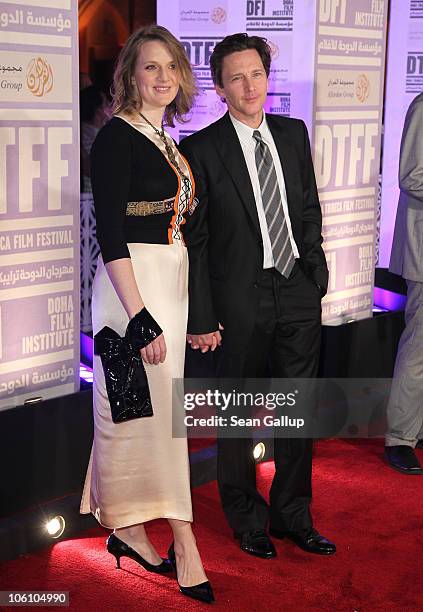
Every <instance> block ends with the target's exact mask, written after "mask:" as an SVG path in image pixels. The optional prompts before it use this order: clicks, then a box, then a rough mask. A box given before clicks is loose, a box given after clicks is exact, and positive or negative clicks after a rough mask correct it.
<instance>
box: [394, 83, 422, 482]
mask: <svg viewBox="0 0 423 612" xmlns="http://www.w3.org/2000/svg"><path fill="white" fill-rule="evenodd" d="M399 186H400V197H399V202H398V210H397V218H396V221H395V231H394V239H393V243H392V252H391V261H390V263H389V270H390V271H391V272H394V274H399V275H401V276H403V277H404V278H405V279H406V281H407V305H406V308H405V323H406V326H405V329H404V331H403V333H402V336H401V339H400V343H399V347H398V353H397V359H396V362H395V372H394V378H393V381H392V389H391V395H390V398H389V403H388V431H387V434H386V441H385V444H386V446H385V458H386V460H387V462H388V464H389V465H390V466H391V467H393V468H394V469H396V470H398V471H399V472H402V473H403V474H423V470H422V466H421V465H420V462H419V460H418V458H417V456H416V453H415V451H414V448H415V446H416V443H417V440H418V438H422V437H423V93H421V94H419V95H418V96H417V97H416V98H414V100H413V101H412V103H411V105H410V107H409V109H408V111H407V115H406V117H405V123H404V130H403V134H402V141H401V152H400V164H399Z"/></svg>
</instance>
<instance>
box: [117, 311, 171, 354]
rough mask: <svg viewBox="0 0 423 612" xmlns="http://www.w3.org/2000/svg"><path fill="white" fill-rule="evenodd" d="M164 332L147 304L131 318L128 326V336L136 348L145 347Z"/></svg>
mask: <svg viewBox="0 0 423 612" xmlns="http://www.w3.org/2000/svg"><path fill="white" fill-rule="evenodd" d="M162 333H163V330H162V328H161V327H160V325H159V324H158V323H157V321H156V320H155V319H154V318H153V317H152V316H151V314H150V313H149V312H148V310H147V308H146V307H145V306H143V308H142V309H141V310H140V311H139V312H137V314H136V315H135V316H133V317H132V318H131V320H130V321H129V323H128V327H127V328H126V336H127V338H128V340H129V342H130V343H131V345H132V347H133V348H134V349H136V350H138V349H142V348H144V347H145V346H147V345H148V344H150V342H153V340H155V339H156V338H157V337H158V336H160V334H162Z"/></svg>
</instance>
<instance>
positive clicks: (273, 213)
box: [253, 130, 295, 278]
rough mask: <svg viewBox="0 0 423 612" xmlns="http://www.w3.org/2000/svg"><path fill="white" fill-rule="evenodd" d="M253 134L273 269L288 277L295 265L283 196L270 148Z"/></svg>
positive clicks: (258, 133)
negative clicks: (273, 264)
mask: <svg viewBox="0 0 423 612" xmlns="http://www.w3.org/2000/svg"><path fill="white" fill-rule="evenodd" d="M253 138H254V139H255V141H256V148H255V157H256V166H257V173H258V179H259V183H260V189H261V199H262V202H263V208H264V215H265V217H266V223H267V229H268V231H269V237H270V244H271V246H272V254H273V261H274V262H275V268H276V270H277V271H278V272H280V273H281V274H282V276H285V277H286V278H288V277H289V275H290V273H291V270H292V268H293V266H294V263H295V257H294V253H293V250H292V245H291V241H290V239H289V234H288V227H287V225H286V219H285V215H284V212H283V208H282V198H281V192H280V190H279V185H278V179H277V176H276V170H275V165H274V163H273V158H272V155H271V153H270V149H269V147H268V146H267V144H266V143H265V142H264V140H263V139H262V137H261V134H260V132H259V131H258V130H254V133H253Z"/></svg>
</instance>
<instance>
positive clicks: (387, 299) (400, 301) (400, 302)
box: [374, 287, 407, 310]
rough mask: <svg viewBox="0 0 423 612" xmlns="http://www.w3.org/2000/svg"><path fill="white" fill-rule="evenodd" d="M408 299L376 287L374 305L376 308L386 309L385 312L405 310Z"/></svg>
mask: <svg viewBox="0 0 423 612" xmlns="http://www.w3.org/2000/svg"><path fill="white" fill-rule="evenodd" d="M406 301H407V297H406V296H405V295H401V294H400V293H394V291H388V290H387V289H381V288H380V287H375V289H374V303H375V306H379V307H380V308H384V309H385V310H404V308H405V303H406Z"/></svg>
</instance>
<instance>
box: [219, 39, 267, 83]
mask: <svg viewBox="0 0 423 612" xmlns="http://www.w3.org/2000/svg"><path fill="white" fill-rule="evenodd" d="M248 49H255V50H256V51H257V53H258V54H259V56H260V59H261V61H262V63H263V67H264V69H265V71H266V75H267V76H269V72H270V63H271V59H272V58H271V50H270V46H269V45H268V43H267V40H266V39H265V38H261V36H248V34H244V33H239V34H231V35H230V36H225V38H224V39H223V40H221V41H220V42H219V43H217V45H216V46H215V48H214V49H213V53H212V54H211V57H210V68H211V75H212V79H213V83H214V84H215V85H218V86H219V87H223V82H222V66H223V60H224V58H225V57H226V56H227V55H231V53H235V52H237V51H247V50H248Z"/></svg>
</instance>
